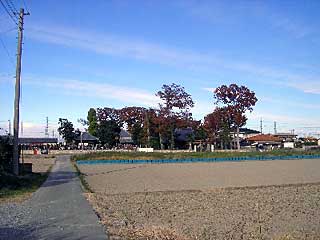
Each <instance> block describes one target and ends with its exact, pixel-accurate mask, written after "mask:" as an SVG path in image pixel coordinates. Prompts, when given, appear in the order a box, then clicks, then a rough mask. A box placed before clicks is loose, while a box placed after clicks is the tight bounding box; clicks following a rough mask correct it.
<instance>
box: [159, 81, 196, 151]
mask: <svg viewBox="0 0 320 240" xmlns="http://www.w3.org/2000/svg"><path fill="white" fill-rule="evenodd" d="M156 96H158V97H159V98H160V99H161V100H162V103H159V108H160V110H159V114H158V117H159V119H158V122H159V136H160V143H162V141H163V139H162V138H163V135H166V134H167V133H168V131H169V133H170V145H171V149H174V130H175V128H176V123H177V121H176V120H177V118H179V114H181V115H187V116H189V115H190V109H191V108H192V107H193V106H194V102H193V100H192V97H191V95H190V94H189V93H187V92H186V91H185V89H184V87H182V86H180V85H177V84H175V83H172V84H170V85H166V84H164V85H163V86H162V90H161V91H158V92H157V93H156ZM161 148H163V145H162V144H161Z"/></svg>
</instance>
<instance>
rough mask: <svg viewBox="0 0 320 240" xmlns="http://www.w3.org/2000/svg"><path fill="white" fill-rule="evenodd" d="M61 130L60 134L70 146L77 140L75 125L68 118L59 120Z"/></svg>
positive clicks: (59, 130)
mask: <svg viewBox="0 0 320 240" xmlns="http://www.w3.org/2000/svg"><path fill="white" fill-rule="evenodd" d="M58 124H59V128H58V132H59V134H60V135H61V136H62V138H63V139H64V140H65V141H66V143H67V144H70V143H72V142H73V140H74V139H75V132H74V127H73V123H72V122H70V121H68V119H66V118H59V122H58Z"/></svg>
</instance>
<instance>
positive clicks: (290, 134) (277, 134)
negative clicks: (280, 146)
mask: <svg viewBox="0 0 320 240" xmlns="http://www.w3.org/2000/svg"><path fill="white" fill-rule="evenodd" d="M274 136H276V137H293V138H294V137H296V136H298V135H297V134H293V133H276V134H274Z"/></svg>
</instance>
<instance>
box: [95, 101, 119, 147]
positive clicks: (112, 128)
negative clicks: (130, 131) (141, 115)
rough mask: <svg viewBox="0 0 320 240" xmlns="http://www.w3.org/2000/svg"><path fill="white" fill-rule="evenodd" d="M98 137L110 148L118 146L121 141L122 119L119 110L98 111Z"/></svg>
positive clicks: (102, 109)
mask: <svg viewBox="0 0 320 240" xmlns="http://www.w3.org/2000/svg"><path fill="white" fill-rule="evenodd" d="M97 123H98V126H97V137H98V138H99V140H100V141H101V143H102V144H106V145H107V146H108V147H109V148H111V147H114V146H116V144H117V143H118V142H119V139H120V131H121V126H122V122H121V118H120V113H119V110H117V109H114V108H106V107H105V108H98V109H97Z"/></svg>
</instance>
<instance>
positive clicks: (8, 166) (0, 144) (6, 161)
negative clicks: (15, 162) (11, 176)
mask: <svg viewBox="0 0 320 240" xmlns="http://www.w3.org/2000/svg"><path fill="white" fill-rule="evenodd" d="M12 158H13V145H12V144H10V137H9V136H3V137H0V173H1V172H11V170H12Z"/></svg>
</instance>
